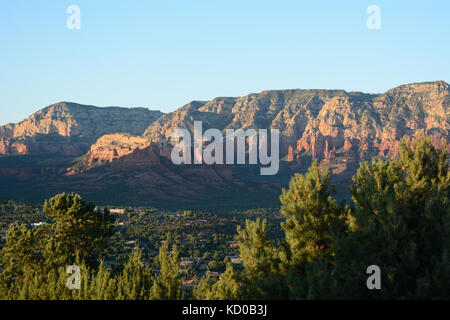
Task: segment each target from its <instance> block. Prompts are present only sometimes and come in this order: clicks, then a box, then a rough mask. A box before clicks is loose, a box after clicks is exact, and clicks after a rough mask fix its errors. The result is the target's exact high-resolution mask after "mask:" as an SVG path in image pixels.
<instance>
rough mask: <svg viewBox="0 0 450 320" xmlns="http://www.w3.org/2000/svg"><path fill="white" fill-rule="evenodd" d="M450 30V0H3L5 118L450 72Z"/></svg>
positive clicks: (386, 84)
mask: <svg viewBox="0 0 450 320" xmlns="http://www.w3.org/2000/svg"><path fill="white" fill-rule="evenodd" d="M70 5H76V6H78V8H79V9H80V16H79V17H80V19H79V21H80V29H69V28H68V27H67V20H68V19H70V18H73V12H69V13H67V8H68V7H69V6H70ZM371 5H376V6H378V7H379V9H380V12H381V19H380V20H379V21H381V28H380V29H369V28H368V27H367V20H368V19H369V18H371V17H372V18H373V16H372V13H373V12H370V13H369V14H368V13H367V8H368V7H369V6H371ZM69 21H70V22H73V21H75V20H69ZM370 21H373V20H370ZM449 35H450V1H448V0H434V1H423V0H421V1H415V0H395V1H394V0H386V1H383V0H369V1H366V0H314V1H301V0H292V1H287V0H276V1H275V0H273V1H266V0H189V1H187V0H170V1H167V0H166V1H162V0H161V1H153V0H148V1H143V0H128V1H123V0H122V1H116V0H108V1H104V0H95V1H93V0H71V1H65V0H39V1H30V0H14V1H2V2H1V3H0V125H2V124H6V123H9V122H19V121H21V120H23V119H25V118H26V117H28V116H29V115H31V114H32V113H34V112H36V111H37V110H39V109H41V108H43V107H45V106H47V105H50V104H52V103H56V102H59V101H70V102H77V103H82V104H89V105H97V106H123V107H148V108H150V109H157V110H161V111H163V112H170V111H174V110H176V109H177V108H179V107H181V106H182V105H184V104H186V103H188V102H190V101H192V100H210V99H213V98H214V97H219V96H244V95H247V94H250V93H254V92H260V91H263V90H270V89H345V90H347V91H363V92H369V93H380V92H385V91H386V90H388V89H390V88H393V87H396V86H398V85H401V84H406V83H412V82H422V81H434V80H445V81H447V82H450V63H449V56H450V41H449Z"/></svg>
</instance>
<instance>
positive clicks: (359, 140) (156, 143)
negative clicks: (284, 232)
mask: <svg viewBox="0 0 450 320" xmlns="http://www.w3.org/2000/svg"><path fill="white" fill-rule="evenodd" d="M449 105H450V89H449V85H448V84H447V83H446V82H444V81H435V82H425V83H414V84H407V85H402V86H399V87H397V88H394V89H391V90H389V91H387V92H385V93H383V94H366V93H362V92H346V91H343V90H272V91H263V92H261V93H254V94H249V95H247V96H245V97H220V98H216V99H213V100H211V101H192V102H190V103H188V104H186V105H184V106H183V107H181V108H179V109H178V110H176V111H174V112H171V113H167V114H163V113H161V112H159V111H151V110H149V109H145V108H119V107H108V108H98V107H93V106H84V105H79V104H75V103H68V102H62V103H57V104H54V105H51V106H49V107H46V108H44V109H42V110H40V111H38V112H36V113H35V114H33V115H32V116H30V117H29V118H27V119H25V120H24V121H22V122H20V123H17V124H7V125H4V126H0V155H3V158H5V156H6V158H7V156H8V155H14V154H25V155H26V154H30V155H32V154H60V155H65V156H69V157H73V159H75V160H74V161H75V163H74V164H73V165H71V166H70V167H68V168H65V169H64V170H61V172H64V174H65V175H67V174H69V175H77V174H83V172H89V170H90V169H92V168H96V167H102V166H104V165H106V166H107V168H108V170H109V171H111V172H117V171H132V170H135V171H139V170H147V169H148V168H149V167H152V168H153V173H152V174H156V172H157V171H158V170H159V173H160V176H161V173H162V172H164V174H165V175H170V177H171V178H170V179H171V180H170V181H172V184H173V183H174V181H181V180H183V179H184V178H185V176H184V177H181V178H180V177H179V176H178V177H176V175H175V173H174V172H175V171H176V170H175V169H174V168H173V167H172V166H171V164H170V161H169V160H168V157H169V154H170V150H171V145H170V137H171V134H172V132H173V130H174V129H176V128H186V129H188V130H190V131H191V133H192V130H193V122H194V120H195V121H202V122H203V130H206V129H208V128H217V129H220V130H222V131H224V130H226V129H238V128H242V129H244V130H245V129H248V128H255V129H269V128H276V129H279V130H280V133H281V136H280V139H281V141H280V142H281V144H280V153H281V154H280V158H282V159H283V160H284V163H285V165H287V166H289V167H291V168H292V170H293V171H301V169H302V168H303V169H304V168H305V167H307V166H309V164H310V161H311V160H312V159H313V158H315V159H318V160H320V161H321V162H322V163H324V164H326V165H328V166H330V168H331V169H332V173H334V174H337V175H339V174H345V173H348V174H350V173H352V172H354V168H355V166H357V164H358V162H359V161H361V160H366V159H369V158H371V157H372V156H380V157H395V156H397V155H398V148H399V143H400V140H401V139H402V138H405V139H407V140H411V139H414V137H415V136H417V135H418V134H424V135H426V136H430V137H431V139H432V142H433V144H434V145H435V146H437V147H442V146H443V145H444V144H445V145H447V150H450V146H449V145H448V143H449ZM0 160H1V158H0ZM2 166H3V168H2ZM349 168H352V170H353V171H352V170H349ZM27 170H28V171H26V172H29V171H30V170H29V169H27ZM34 170H37V169H36V168H34ZM185 170H188V171H185V172H183V174H184V175H186V174H188V173H189V174H190V175H197V177H196V179H200V181H207V180H208V179H210V180H211V179H212V180H214V179H216V181H220V183H223V184H226V183H228V182H229V181H234V182H235V183H240V182H239V181H238V180H236V179H235V178H233V173H232V172H231V171H230V170H228V169H218V168H217V167H216V168H214V169H211V168H210V169H208V170H206V171H205V170H204V171H203V172H204V173H202V170H200V169H192V168H190V169H188V168H186V169H185ZM189 170H194V171H189ZM54 171H55V170H54V169H52V168H48V167H46V168H41V170H40V171H39V172H40V174H47V173H48V172H54ZM56 171H57V170H56ZM8 172H9V174H10V175H19V172H21V171H20V168H14V170H8V168H5V165H4V164H3V162H0V175H1V174H8ZM23 172H25V171H22V176H23V177H26V176H27V173H23ZM202 176H203V178H202ZM24 179H25V178H24ZM157 179H159V180H158V181H159V182H161V181H163V180H164V179H165V178H164V179H163V178H161V177H158V178H157ZM177 179H178V180H177ZM180 179H181V180H180ZM144 180H145V179H144ZM164 181H165V182H164V183H163V182H161V183H163V184H170V182H169V180H167V179H166V180H164ZM197 182H198V181H197ZM217 183H218V184H220V183H219V182H217Z"/></svg>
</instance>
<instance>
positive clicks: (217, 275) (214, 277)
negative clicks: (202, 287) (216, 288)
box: [206, 271, 222, 281]
mask: <svg viewBox="0 0 450 320" xmlns="http://www.w3.org/2000/svg"><path fill="white" fill-rule="evenodd" d="M221 275H222V274H221V273H219V272H215V271H206V278H207V279H211V280H214V281H219V279H220V276H221Z"/></svg>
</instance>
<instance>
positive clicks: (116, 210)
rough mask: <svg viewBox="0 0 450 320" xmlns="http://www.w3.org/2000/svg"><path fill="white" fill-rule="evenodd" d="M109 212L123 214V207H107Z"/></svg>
mask: <svg viewBox="0 0 450 320" xmlns="http://www.w3.org/2000/svg"><path fill="white" fill-rule="evenodd" d="M109 212H111V213H117V214H125V209H109Z"/></svg>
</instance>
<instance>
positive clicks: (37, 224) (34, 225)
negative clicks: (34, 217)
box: [31, 221, 47, 228]
mask: <svg viewBox="0 0 450 320" xmlns="http://www.w3.org/2000/svg"><path fill="white" fill-rule="evenodd" d="M46 224H47V222H43V221H41V222H35V223H32V224H31V227H32V228H35V227H40V226H43V225H46Z"/></svg>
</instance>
